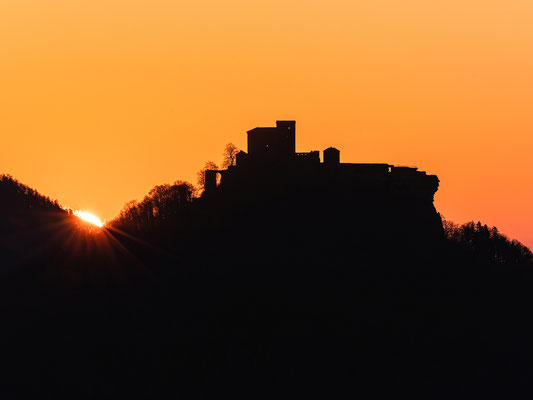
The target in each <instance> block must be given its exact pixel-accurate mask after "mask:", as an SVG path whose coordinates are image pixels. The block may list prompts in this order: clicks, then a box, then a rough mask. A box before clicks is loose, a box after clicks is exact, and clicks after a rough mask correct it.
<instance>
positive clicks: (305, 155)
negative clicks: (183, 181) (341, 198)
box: [204, 121, 439, 202]
mask: <svg viewBox="0 0 533 400" xmlns="http://www.w3.org/2000/svg"><path fill="white" fill-rule="evenodd" d="M247 135H248V152H247V153H246V152H244V151H240V152H239V153H237V154H236V157H235V161H236V163H235V165H230V166H229V167H228V168H227V169H225V170H206V171H205V181H204V182H205V183H204V185H205V186H204V190H205V194H206V195H209V194H211V193H214V192H215V191H216V190H217V189H221V188H225V187H233V188H235V187H236V186H239V187H242V186H246V185H255V184H257V183H258V182H257V181H258V180H261V179H265V178H267V177H272V176H277V179H278V180H279V179H281V180H287V179H289V180H290V181H292V182H293V183H308V184H316V183H320V182H336V183H338V184H340V185H343V186H346V185H353V184H356V185H358V186H359V188H360V189H361V190H362V191H363V190H364V191H367V192H368V190H372V191H376V190H377V191H382V190H385V191H386V192H388V193H389V194H393V195H394V196H397V195H401V196H402V197H405V196H408V197H416V198H424V199H426V200H430V201H431V202H433V196H434V194H435V193H436V191H437V190H438V187H439V179H438V177H437V176H436V175H427V174H426V172H424V171H419V170H418V168H416V167H406V166H394V165H391V164H384V163H341V162H340V151H339V150H338V149H336V148H335V147H329V148H327V149H325V150H324V151H323V161H322V162H321V161H320V152H319V151H316V150H314V151H310V152H296V145H295V144H296V121H276V126H275V127H258V128H254V129H251V130H249V131H248V132H247ZM218 176H220V179H217V178H218Z"/></svg>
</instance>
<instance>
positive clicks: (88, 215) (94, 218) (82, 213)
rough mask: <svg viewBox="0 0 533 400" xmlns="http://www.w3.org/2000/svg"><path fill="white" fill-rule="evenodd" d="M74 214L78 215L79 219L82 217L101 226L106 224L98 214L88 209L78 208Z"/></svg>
mask: <svg viewBox="0 0 533 400" xmlns="http://www.w3.org/2000/svg"><path fill="white" fill-rule="evenodd" d="M74 215H75V216H76V217H78V218H79V219H82V220H84V221H85V222H88V223H90V224H93V225H95V226H97V227H99V228H101V227H102V226H104V223H103V222H102V221H101V220H100V218H98V217H97V216H96V215H94V214H93V213H90V212H88V211H82V210H76V211H74Z"/></svg>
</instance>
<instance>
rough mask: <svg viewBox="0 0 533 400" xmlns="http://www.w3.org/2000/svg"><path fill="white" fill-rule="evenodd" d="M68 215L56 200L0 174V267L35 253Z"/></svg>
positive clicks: (17, 262) (55, 232) (17, 261)
mask: <svg viewBox="0 0 533 400" xmlns="http://www.w3.org/2000/svg"><path fill="white" fill-rule="evenodd" d="M68 216H69V215H68V212H66V211H65V210H63V209H62V208H61V207H60V205H59V204H58V202H57V201H55V200H51V199H50V198H49V197H46V196H43V195H41V194H40V193H39V192H37V191H36V190H34V189H31V188H29V187H28V186H26V185H24V184H22V183H20V182H19V181H17V180H16V179H14V178H13V177H11V176H10V175H0V252H1V255H0V261H1V264H2V268H0V271H1V270H5V269H6V268H9V266H12V265H15V264H20V262H22V261H23V260H26V259H28V258H30V257H32V256H35V255H36V254H37V252H38V251H39V250H40V249H42V248H43V246H45V244H46V243H48V241H49V240H50V238H51V237H52V236H54V235H56V234H57V231H58V229H59V228H60V227H61V225H62V222H65V221H66V218H68Z"/></svg>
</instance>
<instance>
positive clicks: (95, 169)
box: [0, 0, 533, 247]
mask: <svg viewBox="0 0 533 400" xmlns="http://www.w3.org/2000/svg"><path fill="white" fill-rule="evenodd" d="M531 21H533V2H531V0H513V1H509V0H485V1H482V2H481V1H479V0H475V1H474V0H432V1H428V0H402V1H398V0H357V1H354V0H342V1H340V0H329V1H313V0H307V1H298V2H297V1H290V0H283V1H282V0H268V1H264V0H253V1H250V0H238V1H235V0H224V1H215V0H190V1H189V0H187V1H180V0H90V1H89V0H76V1H72V0H2V1H1V2H0V43H1V45H0V134H1V139H2V141H1V144H0V172H1V173H10V174H12V175H14V176H15V177H16V178H17V179H19V180H20V181H22V182H23V183H26V184H28V185H30V186H32V187H35V188H36V189H38V190H39V191H40V192H42V193H43V194H46V195H49V196H51V197H53V198H57V199H59V200H60V202H61V203H62V204H65V205H69V206H71V207H73V208H80V209H86V210H90V211H92V212H94V213H96V214H97V215H99V216H100V217H102V218H107V219H110V218H112V217H113V216H115V215H116V213H117V212H118V211H119V210H120V209H121V207H122V206H123V204H124V203H126V202H127V201H128V200H132V199H141V198H142V197H143V196H144V195H145V194H146V193H147V192H148V191H149V190H150V188H151V187H153V186H154V185H156V184H160V183H165V182H172V181H174V180H176V179H185V180H189V181H194V180H195V174H196V171H197V170H198V169H200V168H201V167H202V165H203V163H204V162H205V161H206V160H208V159H212V160H214V161H219V160H220V156H221V152H222V149H223V147H224V145H225V144H226V143H227V142H233V143H235V144H236V145H238V146H240V147H243V148H244V147H245V139H246V136H245V133H244V132H245V131H246V130H248V129H251V128H253V127H255V126H260V125H263V126H265V125H266V126H269V125H273V124H274V123H275V120H276V119H296V120H297V149H298V150H300V151H306V150H313V149H320V150H322V149H324V148H326V147H328V146H330V145H333V146H336V147H338V148H340V149H341V159H342V161H346V162H388V163H391V164H405V165H416V166H418V167H419V168H421V169H423V170H426V171H428V172H429V173H434V174H437V175H438V176H439V177H440V179H441V186H440V189H439V191H438V193H437V196H436V205H437V208H438V210H439V211H440V212H441V213H442V214H443V215H444V216H446V217H447V218H448V219H452V220H455V221H457V222H465V221H468V220H472V219H473V220H478V219H479V220H482V221H483V222H485V223H487V224H489V225H496V226H498V227H499V228H500V230H501V231H502V232H504V233H507V234H508V235H509V236H511V237H513V238H516V239H519V240H521V241H522V242H524V243H525V244H527V245H528V246H530V247H533V228H532V227H533V208H532V207H531V205H532V204H533V163H532V158H533V113H532V111H531V110H532V107H533V73H532V71H533V24H532V23H531Z"/></svg>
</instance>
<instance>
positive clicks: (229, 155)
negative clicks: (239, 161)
mask: <svg viewBox="0 0 533 400" xmlns="http://www.w3.org/2000/svg"><path fill="white" fill-rule="evenodd" d="M238 152H239V149H238V148H237V146H235V145H234V144H233V143H228V144H227V145H226V147H225V148H224V152H223V153H222V157H223V159H222V168H224V169H226V168H228V167H230V166H232V165H235V157H236V156H237V153H238Z"/></svg>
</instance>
